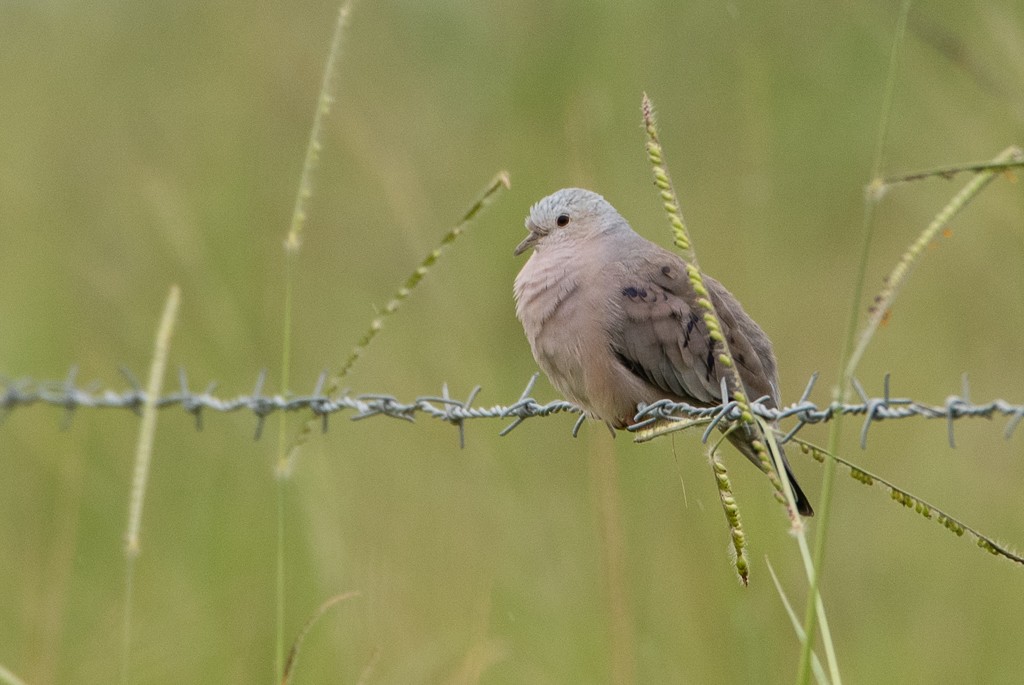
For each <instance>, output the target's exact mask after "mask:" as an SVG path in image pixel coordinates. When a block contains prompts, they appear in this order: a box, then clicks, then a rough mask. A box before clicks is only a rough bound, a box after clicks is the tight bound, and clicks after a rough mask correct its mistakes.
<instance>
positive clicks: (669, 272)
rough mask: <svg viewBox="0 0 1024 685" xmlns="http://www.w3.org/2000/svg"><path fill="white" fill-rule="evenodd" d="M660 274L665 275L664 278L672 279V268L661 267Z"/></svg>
mask: <svg viewBox="0 0 1024 685" xmlns="http://www.w3.org/2000/svg"><path fill="white" fill-rule="evenodd" d="M661 273H662V274H664V275H665V278H672V267H671V266H663V267H661Z"/></svg>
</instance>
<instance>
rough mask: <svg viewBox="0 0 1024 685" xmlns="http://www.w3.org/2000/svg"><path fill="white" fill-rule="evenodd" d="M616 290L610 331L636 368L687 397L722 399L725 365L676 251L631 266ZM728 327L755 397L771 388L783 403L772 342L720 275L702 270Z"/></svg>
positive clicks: (622, 358) (615, 346)
mask: <svg viewBox="0 0 1024 685" xmlns="http://www.w3.org/2000/svg"><path fill="white" fill-rule="evenodd" d="M628 273H629V275H627V276H625V277H624V279H623V281H622V283H624V285H623V286H622V287H621V288H619V290H618V292H616V293H612V295H611V296H612V297H613V298H614V299H615V304H616V305H617V307H616V309H617V311H618V313H619V315H618V316H616V317H615V320H614V322H613V323H612V325H611V329H610V330H609V336H610V339H611V346H612V352H613V353H614V354H615V356H616V358H617V359H618V360H619V362H620V363H621V364H623V366H625V367H626V368H627V369H629V370H630V371H631V372H632V373H633V374H635V375H636V376H638V377H640V378H642V379H643V380H645V381H647V382H648V383H650V384H652V385H654V386H656V387H657V388H659V389H661V390H662V391H664V392H665V393H666V394H668V395H674V396H676V397H678V398H680V399H682V400H683V401H685V402H689V403H690V404H695V405H709V404H717V403H719V402H720V401H721V381H720V379H721V373H722V371H723V370H724V367H723V365H722V364H721V362H719V360H718V358H717V357H718V353H717V351H716V350H715V346H714V345H712V341H711V339H710V338H709V336H708V330H707V327H706V326H705V325H704V320H703V310H701V309H700V307H699V305H698V304H697V295H696V293H695V292H694V290H693V287H692V285H691V284H690V281H689V279H688V277H687V274H686V271H685V263H684V262H683V261H682V260H681V259H680V258H679V257H677V256H676V255H674V254H672V253H670V252H668V251H661V250H659V254H658V255H657V256H656V257H655V258H654V259H644V260H643V261H642V263H641V265H640V267H639V268H636V269H633V270H630V271H629V272H628ZM703 280H704V285H705V287H706V288H707V290H708V294H709V295H710V297H711V301H712V302H713V303H714V305H715V310H716V311H717V312H718V316H719V318H720V319H721V323H722V327H723V333H724V335H725V337H726V340H727V341H728V343H729V348H730V350H731V352H732V355H733V359H735V360H736V363H737V366H738V368H739V371H740V377H741V378H742V379H743V383H744V385H745V386H746V389H747V394H748V396H749V399H751V400H754V399H757V398H758V397H761V396H764V395H767V396H768V397H769V398H771V404H777V403H778V380H777V371H776V368H775V358H774V354H773V353H772V348H771V342H770V341H769V340H768V337H767V336H766V335H765V333H764V331H762V330H761V329H760V328H759V327H758V325H757V324H756V323H755V322H754V321H753V319H751V318H750V317H749V316H748V315H747V313H746V312H744V311H743V308H742V307H741V306H740V303H739V302H738V301H737V300H736V298H735V297H733V296H732V294H730V293H729V291H727V290H726V289H725V288H724V287H723V286H722V285H721V284H720V283H719V282H718V281H716V280H714V279H713V278H711V277H709V276H704V277H703Z"/></svg>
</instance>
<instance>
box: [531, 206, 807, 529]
mask: <svg viewBox="0 0 1024 685" xmlns="http://www.w3.org/2000/svg"><path fill="white" fill-rule="evenodd" d="M526 229H527V231H528V234H527V236H526V238H525V239H523V241H522V242H521V243H519V245H518V246H516V248H515V250H514V255H515V256H519V255H522V254H523V253H524V252H526V251H528V250H531V249H532V250H533V253H532V254H531V255H530V258H529V259H528V260H527V261H526V264H525V265H524V266H523V268H522V270H520V272H519V275H518V276H516V279H515V284H514V287H513V294H514V296H515V303H516V317H517V318H518V319H519V321H520V322H521V323H522V325H523V330H524V332H525V333H526V338H527V340H528V341H529V343H530V349H531V351H532V352H533V357H534V359H535V360H536V361H537V365H538V366H539V367H540V368H541V370H542V371H543V372H544V373H545V375H546V376H547V377H548V379H549V380H550V381H551V384H552V385H553V386H554V387H555V388H556V389H557V390H558V391H559V392H561V393H562V395H564V396H565V398H566V399H567V400H569V401H570V402H573V403H574V404H576V405H578V406H579V407H580V408H581V409H582V410H583V411H584V412H585V413H586V415H587V416H589V417H590V418H594V419H598V420H601V421H604V422H605V423H607V424H608V426H609V427H611V428H612V429H624V428H627V427H629V426H630V425H631V424H632V423H633V422H634V416H635V415H636V413H637V410H638V405H640V404H651V403H653V402H656V401H658V400H662V399H669V400H672V401H674V402H686V403H688V404H690V405H693V406H697V407H708V406H717V405H719V404H720V403H721V377H722V374H723V373H724V372H725V371H726V369H725V367H724V366H723V365H722V363H721V362H720V361H718V359H717V352H716V351H715V344H714V341H713V340H712V339H711V337H710V336H709V334H708V329H707V326H706V325H705V323H704V319H703V316H702V313H701V311H700V309H699V305H698V303H697V301H698V295H697V293H696V292H695V291H694V288H693V285H692V284H691V282H690V279H689V277H688V275H687V266H688V265H687V263H686V262H685V261H684V260H683V258H682V257H680V256H679V255H677V254H675V253H673V252H670V251H669V250H666V249H665V248H663V247H661V246H659V245H657V244H655V243H653V242H651V241H649V240H647V239H646V238H644V237H643V236H641V235H639V234H638V233H636V232H635V231H634V230H633V228H632V227H631V226H630V225H629V222H627V221H626V219H624V218H623V217H622V215H621V214H619V212H618V211H616V210H615V208H614V207H613V206H612V205H611V204H610V203H609V202H608V201H607V200H605V199H604V198H603V197H602V196H601V195H599V194H597V193H595V192H592V191H590V190H585V189H582V188H563V189H562V190H559V191H556V192H555V193H553V194H551V195H549V196H547V197H545V198H543V199H542V200H540V201H538V202H537V203H536V204H534V205H533V207H532V208H531V209H530V213H529V216H528V217H527V218H526ZM702 279H703V283H704V287H705V288H706V290H707V293H708V296H709V297H710V299H711V301H712V302H713V303H714V306H715V310H716V312H717V313H718V317H719V319H720V322H721V325H722V334H723V335H724V336H725V338H726V340H728V343H729V349H730V351H731V352H732V356H733V359H734V360H735V362H736V368H737V369H738V370H739V375H740V378H741V380H742V381H743V385H744V390H745V391H746V395H747V397H748V398H751V399H756V398H767V399H766V400H765V402H764V404H765V405H766V406H768V407H778V406H779V402H780V399H779V377H778V365H777V364H776V361H775V353H774V351H773V348H772V343H771V341H770V340H769V339H768V336H767V335H766V334H765V332H764V331H763V330H761V327H760V326H758V325H757V323H756V322H755V321H754V320H753V319H752V318H751V317H750V316H749V315H748V314H747V313H746V312H745V311H744V310H743V307H742V306H741V305H740V303H739V301H738V300H737V299H736V298H735V297H734V296H733V295H732V293H730V292H729V291H728V290H726V288H725V286H723V285H722V284H721V283H719V282H718V281H717V280H715V279H714V278H712V277H710V276H707V275H704V274H702ZM773 427H774V425H773ZM748 430H749V429H747V428H746V427H744V426H736V427H735V429H734V430H732V431H731V432H729V433H728V438H729V440H730V442H731V443H732V444H733V445H734V446H735V447H736V448H737V449H738V450H739V451H740V452H741V453H742V454H743V455H744V456H746V457H747V458H748V459H749V460H750V461H752V462H753V463H754V465H755V466H757V467H758V468H762V466H761V460H760V458H759V457H758V455H757V453H756V451H755V450H754V448H753V446H752V444H751V440H752V433H750V432H748ZM779 450H780V452H781V456H782V459H781V461H782V464H783V467H784V469H785V475H786V477H787V478H788V480H789V483H790V485H791V487H792V490H793V495H794V498H795V502H796V506H797V511H799V512H800V514H802V515H803V516H813V515H814V510H813V509H812V507H811V504H810V502H809V501H808V499H807V497H806V495H804V492H803V490H802V489H801V488H800V486H799V485H798V484H797V481H796V477H795V476H794V475H793V471H792V469H791V468H790V466H789V462H788V461H787V460H786V456H785V452H784V451H782V446H781V445H779Z"/></svg>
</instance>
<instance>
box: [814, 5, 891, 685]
mask: <svg viewBox="0 0 1024 685" xmlns="http://www.w3.org/2000/svg"><path fill="white" fill-rule="evenodd" d="M910 5H911V0H903V2H902V4H901V5H900V10H899V14H898V16H897V20H896V27H895V30H894V32H893V41H892V48H891V50H890V51H889V67H888V70H887V73H886V81H885V89H884V92H883V97H882V107H881V111H880V113H879V124H878V137H877V138H876V144H875V153H874V156H873V158H872V159H873V161H872V169H871V177H872V178H878V177H879V176H880V175H881V168H882V160H883V158H884V154H885V145H886V142H887V140H888V134H889V116H890V114H891V113H892V101H893V94H894V93H895V91H896V72H897V68H898V66H899V61H900V48H901V47H902V46H903V41H904V38H905V37H906V32H907V17H908V16H909V14H910ZM875 200H876V198H875V197H874V196H872V195H870V194H867V195H865V202H864V216H863V219H862V223H861V234H862V235H863V239H862V241H861V251H860V258H859V260H858V263H857V274H856V276H855V278H854V283H853V297H852V298H851V307H850V317H849V319H848V321H847V325H846V333H845V335H844V336H843V346H842V350H841V352H840V354H839V379H838V382H837V383H836V385H835V387H834V388H833V390H832V401H833V402H841V401H843V400H845V399H846V398H847V397H848V395H849V392H850V390H849V388H850V379H849V378H847V377H846V376H845V370H846V368H847V361H848V360H849V358H850V355H851V353H852V350H853V343H854V336H855V334H856V331H857V321H858V320H859V318H860V317H859V312H860V301H861V296H862V294H863V292H864V281H865V279H866V277H867V263H868V254H869V252H870V249H871V242H872V236H873V235H874V229H875V205H876V202H875ZM842 425H843V421H842V416H837V417H836V420H835V421H833V422H832V425H831V426H829V434H828V445H829V451H830V452H832V453H833V454H834V453H835V452H837V451H838V448H839V440H840V438H841V437H842ZM834 482H835V462H834V461H829V462H827V463H826V464H825V473H824V474H823V475H822V479H821V492H820V497H819V504H820V506H819V507H818V524H817V531H816V533H815V536H814V552H813V564H812V565H811V571H810V575H809V577H808V581H809V582H808V587H807V602H806V604H805V606H804V635H805V636H806V639H805V640H804V642H803V645H802V647H801V649H800V660H799V668H798V671H797V679H796V682H797V683H799V684H800V685H806V683H808V682H809V681H810V678H811V654H812V650H813V647H814V633H815V629H816V628H817V623H818V621H819V618H820V617H819V615H818V611H817V603H818V599H819V597H820V593H819V589H818V585H819V581H820V579H821V568H822V565H823V564H824V561H825V545H826V543H827V541H828V530H829V521H830V519H831V518H832V485H833V483H834ZM822 639H824V632H823V638H822ZM833 666H834V664H829V670H830V671H832V672H833V673H834V675H833V678H835V677H836V676H838V667H836V668H833Z"/></svg>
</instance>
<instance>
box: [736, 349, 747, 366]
mask: <svg viewBox="0 0 1024 685" xmlns="http://www.w3.org/2000/svg"><path fill="white" fill-rule="evenodd" d="M736 362H737V363H739V364H743V365H744V366H746V365H747V358H746V357H744V356H743V353H742V352H740V353H739V354H737V355H736Z"/></svg>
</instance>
